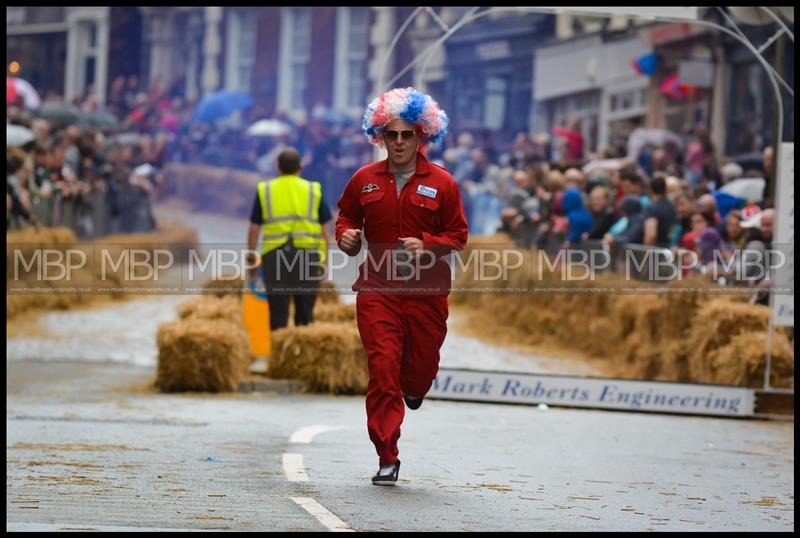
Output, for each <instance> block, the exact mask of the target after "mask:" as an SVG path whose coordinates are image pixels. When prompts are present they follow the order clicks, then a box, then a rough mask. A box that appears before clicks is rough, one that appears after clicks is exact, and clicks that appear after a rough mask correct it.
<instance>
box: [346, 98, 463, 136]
mask: <svg viewBox="0 0 800 538" xmlns="http://www.w3.org/2000/svg"><path fill="white" fill-rule="evenodd" d="M395 119H401V120H404V121H407V122H408V123H410V124H412V125H414V126H415V127H416V128H417V131H418V132H421V137H422V139H423V143H424V144H438V143H439V142H440V141H441V140H442V138H444V135H445V134H446V133H447V123H448V119H447V115H446V114H445V113H444V110H442V109H441V108H439V104H438V103H437V102H436V101H434V100H433V98H432V97H431V96H430V95H427V94H425V93H422V92H421V91H419V90H417V89H415V88H410V87H409V88H395V89H394V90H389V91H388V92H384V93H383V94H382V95H381V96H380V97H378V98H376V99H374V100H373V101H372V102H371V103H370V104H369V106H368V107H367V110H366V112H364V120H363V122H362V124H361V126H362V128H363V130H364V134H365V135H366V136H367V138H368V139H369V141H370V142H371V143H372V144H373V145H375V146H378V147H381V148H382V147H385V145H384V143H383V131H384V129H386V125H387V124H388V123H389V122H390V121H392V120H395Z"/></svg>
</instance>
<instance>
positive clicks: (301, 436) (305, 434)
mask: <svg viewBox="0 0 800 538" xmlns="http://www.w3.org/2000/svg"><path fill="white" fill-rule="evenodd" d="M343 429H344V427H343V426H325V425H324V424H320V425H317V426H307V427H305V428H301V429H299V430H297V431H296V432H294V433H293V434H292V436H291V437H290V438H289V442H290V443H306V444H307V443H310V442H311V441H312V440H313V439H314V437H315V436H317V435H319V434H321V433H325V432H331V431H334V430H343Z"/></svg>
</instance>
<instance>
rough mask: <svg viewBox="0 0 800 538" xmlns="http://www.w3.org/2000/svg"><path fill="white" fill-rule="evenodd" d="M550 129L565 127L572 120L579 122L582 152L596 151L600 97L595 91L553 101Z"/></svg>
mask: <svg viewBox="0 0 800 538" xmlns="http://www.w3.org/2000/svg"><path fill="white" fill-rule="evenodd" d="M551 111H552V112H551V119H552V121H551V122H550V125H551V127H557V126H558V127H566V126H567V125H569V123H570V121H572V120H575V119H577V120H580V131H581V134H582V135H583V141H584V146H583V147H584V151H585V152H586V151H594V150H596V149H597V143H598V136H599V128H598V127H599V126H598V116H599V114H600V95H599V92H598V91H596V90H591V91H588V92H582V93H578V94H574V95H570V96H568V97H562V98H559V99H555V100H554V102H553V106H552V108H551Z"/></svg>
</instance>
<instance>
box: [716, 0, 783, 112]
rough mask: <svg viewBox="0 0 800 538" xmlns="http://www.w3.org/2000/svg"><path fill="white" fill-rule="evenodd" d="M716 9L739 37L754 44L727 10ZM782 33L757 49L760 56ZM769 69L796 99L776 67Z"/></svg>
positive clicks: (778, 33) (781, 30)
mask: <svg viewBox="0 0 800 538" xmlns="http://www.w3.org/2000/svg"><path fill="white" fill-rule="evenodd" d="M716 7H717V11H719V13H720V14H721V15H722V16H723V17H724V18H725V20H726V21H728V24H730V25H731V26H733V28H734V30H735V31H736V34H737V35H738V36H739V37H741V38H742V39H744V40H747V42H748V43H751V44H752V42H751V41H750V40H749V39H747V36H745V35H744V32H742V30H741V28H739V26H738V25H737V24H736V22H735V21H734V20H733V19H732V18H731V16H730V15H728V14H727V13H726V12H725V10H724V9H722V7H720V6H716ZM782 33H784V30H783V29H780V30H778V32H777V33H776V34H775V35H774V36H772V37H771V38H769V39H768V40H767V41H766V42H765V43H764V44H763V45H761V47H759V48H758V49H756V50H757V52H758V53H759V55H760V54H761V53H762V52H763V51H764V50H766V48H767V46H769V45H771V44H772V43H773V42H774V41H775V40H776V39H778V38H779V37H780V36H781V34H782ZM729 35H731V34H729ZM767 68H768V69H769V71H771V72H772V74H773V75H775V78H777V79H778V82H780V83H781V85H782V86H783V87H784V89H785V90H786V91H787V92H789V94H790V95H791V96H792V97H794V90H793V89H792V88H791V87H790V86H789V84H787V83H786V81H785V80H783V78H781V77H780V75H778V73H777V71H775V68H774V67H772V66H771V65H769V64H767Z"/></svg>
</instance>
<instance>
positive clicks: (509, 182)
mask: <svg viewBox="0 0 800 538" xmlns="http://www.w3.org/2000/svg"><path fill="white" fill-rule="evenodd" d="M634 128H635V126H634ZM645 131H647V130H645ZM650 131H655V130H650ZM640 135H642V133H641V132H639V133H637V131H636V130H634V131H633V132H632V134H631V137H630V138H629V144H628V145H627V146H626V147H617V148H610V149H608V150H605V151H603V152H602V153H597V154H587V153H584V150H583V141H582V140H581V137H580V135H579V132H577V131H575V130H574V126H570V128H561V129H554V130H553V133H552V134H550V135H545V134H537V135H533V136H529V135H526V134H525V133H519V134H517V136H516V138H515V139H514V141H513V143H512V144H511V145H510V147H509V149H507V150H506V151H501V152H498V154H497V156H496V158H495V159H494V160H490V159H489V158H488V156H487V151H486V150H485V149H484V147H485V145H484V144H483V143H482V142H481V141H478V140H476V137H475V136H474V135H473V134H471V133H461V134H460V135H458V136H454V138H451V139H450V140H448V142H449V143H448V144H446V145H445V147H444V148H441V149H439V150H438V151H437V152H436V157H437V159H439V161H440V162H441V163H442V164H443V165H445V166H446V167H447V168H448V169H449V170H451V171H452V172H453V176H454V178H455V180H456V182H457V183H458V184H459V186H460V187H461V191H462V195H463V198H464V206H465V211H466V212H467V215H468V221H469V225H470V232H471V233H473V234H491V233H495V232H498V231H503V232H506V233H508V234H510V235H511V236H512V237H513V238H514V240H515V242H516V243H517V245H519V246H521V247H524V248H528V247H533V246H535V247H537V248H539V249H543V250H546V251H548V252H554V251H558V250H560V249H567V248H586V249H606V250H607V251H616V252H620V247H628V248H638V249H641V250H646V249H660V250H661V253H662V254H664V253H665V252H671V255H670V254H666V256H667V257H669V258H670V259H674V260H676V261H675V263H676V264H677V265H679V266H680V270H681V271H682V272H683V275H688V274H689V273H691V272H698V273H713V274H714V275H715V277H718V278H717V280H718V281H719V282H731V281H738V282H744V281H750V280H755V279H754V278H752V275H753V274H754V271H755V270H754V269H752V268H751V269H750V270H749V271H748V272H747V274H743V273H742V271H741V270H740V266H739V265H737V264H736V263H732V260H735V259H736V257H737V256H740V255H741V252H742V251H744V250H748V251H751V253H752V252H760V253H761V256H760V257H758V256H756V258H757V259H761V260H765V259H766V258H765V257H764V254H765V253H766V251H768V250H769V249H770V248H771V242H772V224H773V221H774V209H773V204H772V202H771V201H770V200H762V197H761V196H759V195H757V194H756V195H745V196H741V197H740V196H734V195H732V194H729V193H728V192H725V191H726V190H725V189H722V187H723V186H724V185H726V184H728V183H731V182H733V181H736V180H739V179H749V180H751V181H755V182H757V183H759V182H761V185H762V186H764V185H766V183H767V182H769V181H772V180H773V152H772V149H771V148H770V147H768V148H766V149H765V150H764V152H763V161H762V163H759V165H760V166H758V167H753V168H748V169H743V168H742V166H740V165H739V164H737V163H736V162H734V161H733V160H731V159H727V158H724V157H719V156H718V155H717V152H716V151H715V148H714V147H713V144H712V143H711V141H710V138H709V137H708V133H707V132H706V131H705V130H704V129H703V128H698V129H697V130H696V132H695V133H694V135H693V136H692V137H691V138H690V140H689V141H688V143H687V144H684V145H683V147H686V148H687V149H686V150H685V151H683V150H681V149H680V147H681V144H680V143H676V140H675V139H676V138H677V137H676V136H675V135H672V136H669V137H661V143H658V142H656V143H652V142H651V143H644V144H639V142H640V141H641V140H642V136H640ZM645 138H646V137H645ZM650 138H653V137H652V136H651V137H650ZM553 156H558V157H559V158H558V159H554V158H553ZM756 190H758V189H756ZM749 192H753V191H752V190H751V191H749ZM497 207H499V208H500V209H499V211H495V208H497ZM765 263H766V262H765ZM732 268H737V269H732ZM755 273H758V274H762V275H763V274H764V271H755Z"/></svg>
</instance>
